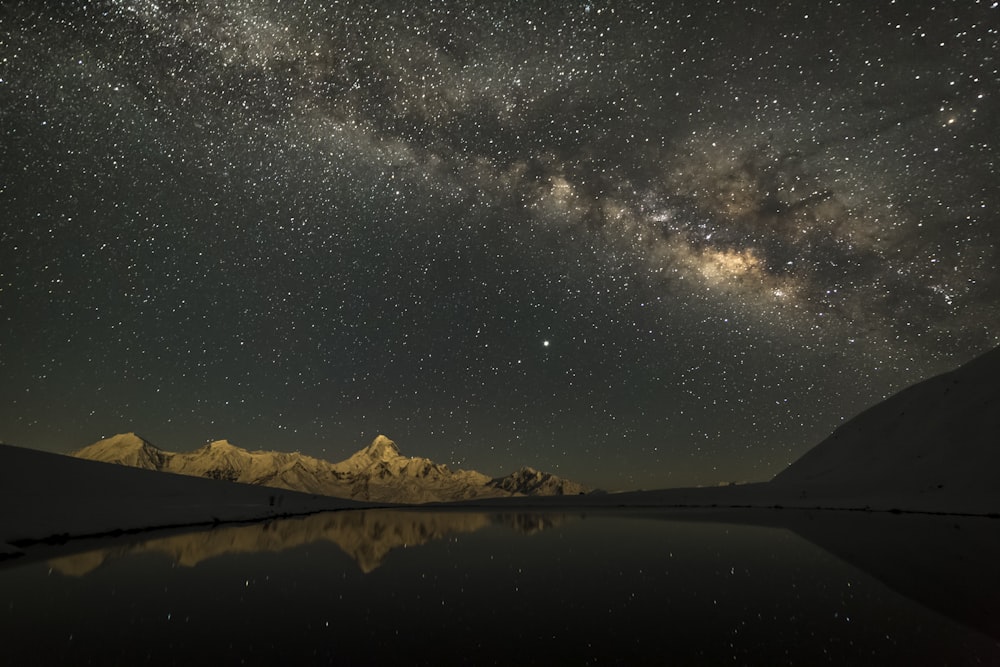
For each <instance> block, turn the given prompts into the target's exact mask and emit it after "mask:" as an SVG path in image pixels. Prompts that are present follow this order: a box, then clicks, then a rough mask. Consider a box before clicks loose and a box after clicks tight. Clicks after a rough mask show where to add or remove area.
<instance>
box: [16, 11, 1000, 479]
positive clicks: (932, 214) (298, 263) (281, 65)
mask: <svg viewBox="0 0 1000 667" xmlns="http://www.w3.org/2000/svg"><path fill="white" fill-rule="evenodd" d="M998 26H1000V9H998V6H997V3H996V2H993V1H992V0H986V1H977V0H961V1H950V0H938V1H936V2H923V1H921V0H907V1H906V2H902V1H900V2H889V1H880V0H874V1H872V2H817V1H807V2H800V1H797V0H796V1H794V2H792V1H785V2H781V1H777V2H768V3H754V2H736V1H727V0H720V1H716V2H708V1H705V0H697V1H696V0H691V1H689V2H684V1H678V2H672V3H662V2H654V3H637V2H629V3H615V2H600V1H597V0H595V1H593V2H585V1H584V2H548V3H546V2H542V3H528V2H515V1H510V2H470V1H466V2H453V1H450V0H442V1H434V2H431V1H428V2H420V3H412V2H400V3H381V2H376V3H366V2H353V1H342V2H337V1H335V0H328V1H326V0H324V1H320V0H280V1H279V0H242V1H236V0H162V1H160V2H155V1H153V0H94V1H89V2H84V1H82V0H81V1H74V2H59V3H57V2H52V3H47V2H37V1H35V0H31V1H27V0H25V1H22V2H5V3H3V6H2V8H0V148H2V151H3V158H2V161H0V318H2V327H0V377H2V384H0V440H2V441H4V442H8V443H12V444H19V445H22V446H28V447H37V448H42V449H48V450H52V451H68V450H71V449H75V448H78V447H82V446H83V445H86V444H88V443H90V442H92V441H94V440H97V439H99V438H100V437H103V436H107V435H111V434H113V433H117V432H122V431H130V430H131V431H136V432H138V433H140V434H142V435H143V436H144V437H146V438H148V439H150V440H151V441H152V442H154V443H155V444H157V445H159V446H160V447H163V448H166V449H171V450H180V451H187V450H190V449H193V448H195V447H198V446H200V445H202V444H204V443H205V442H206V441H208V440H210V439H216V438H228V439H230V440H231V441H232V442H234V443H235V444H238V445H240V446H243V447H246V448H248V449H260V448H262V449H277V450H285V451H293V450H297V451H302V452H303V453H306V454H310V455H314V456H320V457H324V458H329V459H331V460H339V459H341V458H344V457H346V456H347V455H349V454H350V453H351V452H353V451H354V450H356V449H359V448H360V447H362V446H364V445H365V444H366V443H367V442H368V441H370V440H371V438H373V437H374V436H375V435H376V434H378V433H385V434H387V435H389V436H390V437H392V438H393V439H394V440H396V442H397V443H398V444H399V446H400V447H401V449H402V451H403V453H404V454H407V455H411V456H425V457H428V458H431V459H433V460H435V461H438V462H441V463H447V464H449V465H452V466H456V467H464V468H474V469H478V470H481V471H483V472H486V473H489V474H496V475H499V474H505V473H507V472H510V471H512V470H514V469H516V468H517V467H519V466H521V465H532V466H534V467H538V468H542V469H546V470H550V471H553V472H556V473H557V474H560V475H563V476H567V477H570V478H573V479H576V480H578V481H581V482H583V483H586V484H590V485H593V486H602V487H604V488H609V489H624V488H655V487H666V486H681V485H690V484H716V483H719V482H727V481H746V480H765V479H769V478H770V477H771V476H773V475H774V474H776V473H777V472H779V471H780V470H781V469H782V468H784V467H785V466H786V465H787V464H788V463H790V462H791V461H793V460H795V459H796V458H797V457H798V456H800V455H801V454H803V453H804V452H805V451H806V450H808V449H809V448H810V447H811V446H813V445H814V444H816V443H817V442H819V441H820V440H821V439H822V438H823V437H825V436H826V435H827V434H829V433H830V431H832V429H834V428H835V427H836V426H837V425H838V424H840V423H841V422H842V421H843V420H844V419H846V418H849V417H851V416H853V415H854V414H856V413H857V412H859V411H860V410H861V409H863V408H865V407H867V406H869V405H871V404H873V403H874V402H877V401H879V400H881V399H882V398H883V397H885V396H887V395H889V394H891V393H893V392H895V391H897V390H899V389H900V388H902V387H904V386H906V385H908V384H910V383H913V382H915V381H917V380H919V379H921V378H923V377H925V376H927V375H929V374H934V373H938V372H941V371H944V370H948V369H950V368H952V367H954V366H957V365H958V364H960V363H963V362H964V361H966V360H968V359H970V358H972V357H973V356H975V355H976V354H978V353H980V352H983V351H985V350H987V349H989V348H991V347H993V346H996V345H997V344H998V343H1000V272H998V270H997V267H998V266H1000V238H998V235H1000V224H998V220H997V211H998V205H1000V188H998V186H997V182H998V181H997V178H998V157H1000V137H998V135H997V132H996V127H997V124H998V119H1000V114H998V112H1000V48H998V47H1000V32H998Z"/></svg>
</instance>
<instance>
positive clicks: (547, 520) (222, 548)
mask: <svg viewBox="0 0 1000 667" xmlns="http://www.w3.org/2000/svg"><path fill="white" fill-rule="evenodd" d="M566 520H567V515H563V514H542V513H539V514H502V513H501V514H481V513H475V514H470V513H465V512H419V511H418V512H415V511H406V510H367V511H364V512H324V513H321V514H314V515H312V516H307V517H298V518H291V519H280V520H276V521H269V522H266V523H258V524H251V525H242V526H224V527H217V528H214V529H212V530H204V531H198V532H192V533H186V534H181V535H170V536H168V537H159V538H155V539H151V540H147V541H143V542H134V543H126V544H116V545H115V546H111V547H107V548H102V549H95V550H93V551H87V552H83V553H77V554H73V555H70V556H63V557H58V558H52V559H50V560H49V565H50V566H51V567H52V568H53V569H54V570H56V571H58V572H60V573H62V574H64V575H68V576H82V575H85V574H87V573H89V572H92V571H93V570H95V569H97V568H98V567H100V566H101V565H103V564H104V563H106V562H108V561H111V560H115V559H118V558H123V557H126V556H133V555H138V554H144V553H162V554H166V555H167V556H169V557H170V558H171V559H173V561H174V562H175V563H176V564H178V565H183V566H185V567H193V566H195V565H197V564H198V563H200V562H202V561H204V560H207V559H209V558H214V557H217V556H222V555H226V554H241V553H243V554H245V553H259V552H278V551H285V550H286V549H292V548H295V547H300V546H303V545H308V544H313V543H315V542H324V541H325V542H332V543H333V544H336V545H337V546H338V547H340V548H341V549H342V550H343V551H344V553H346V554H347V555H348V556H350V557H351V558H352V559H353V560H354V561H355V562H356V563H357V564H358V567H359V568H361V571H362V572H365V573H369V572H372V571H374V570H375V569H376V568H378V567H379V566H380V565H382V563H383V561H384V560H385V558H386V556H388V555H389V552H391V551H393V550H394V549H401V548H406V547H412V546H418V545H422V544H426V543H427V542H430V541H432V540H441V539H445V538H447V537H449V536H451V535H456V534H459V533H471V532H475V531H477V530H481V529H483V528H485V527H487V526H490V525H494V524H500V525H505V526H507V527H509V528H511V529H512V530H514V531H515V532H518V533H523V534H532V533H537V532H539V531H542V530H545V529H546V528H549V527H552V526H554V525H556V524H559V523H562V522H564V521H566Z"/></svg>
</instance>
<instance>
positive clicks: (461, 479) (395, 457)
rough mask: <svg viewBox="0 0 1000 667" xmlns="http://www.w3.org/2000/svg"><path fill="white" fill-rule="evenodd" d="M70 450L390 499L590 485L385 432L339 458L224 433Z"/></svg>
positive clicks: (127, 437) (551, 492)
mask: <svg viewBox="0 0 1000 667" xmlns="http://www.w3.org/2000/svg"><path fill="white" fill-rule="evenodd" d="M73 456H76V457H78V458H82V459H89V460H92V461H103V462H105V463H117V464H120V465H127V466H132V467H135V468H144V469H147V470H158V471H161V472H171V473H178V474H181V475H192V476H196V477H208V478H211V479H220V480H226V481H230V482H240V483H243V484H256V485H260V486H270V487H277V488H281V489H289V490H292V491H302V492H306V493H312V494H316V495H323V496H333V497H336V498H350V499H354V500H364V501H376V502H390V503H425V502H450V501H457V500H470V499H475V498H496V497H505V496H524V495H532V496H556V495H579V494H581V493H586V492H587V491H588V489H587V488H586V487H584V486H582V485H581V484H577V483H576V482H571V481H569V480H565V479H562V478H559V477H557V476H555V475H552V474H551V473H546V472H541V471H539V470H535V469H533V468H529V467H524V468H521V469H520V470H518V471H516V472H513V473H511V474H510V475H506V476H504V477H497V478H493V477H490V476H488V475H485V474H483V473H480V472H476V471H474V470H451V469H450V468H449V467H448V466H446V465H443V464H439V463H434V462H433V461H431V460H429V459H425V458H419V457H412V458H411V457H407V456H403V455H402V454H401V453H400V451H399V448H398V447H397V446H396V444H395V443H394V442H393V441H392V440H390V439H389V438H387V437H385V436H384V435H379V436H378V437H376V438H375V439H374V440H373V441H372V443H371V444H370V445H368V446H367V447H365V448H364V449H361V450H359V451H358V452H355V453H354V454H353V455H352V456H350V457H349V458H347V459H345V460H344V461H340V462H338V463H331V462H329V461H324V460H322V459H318V458H314V457H311V456H306V455H304V454H300V453H298V452H294V453H293V452H274V451H255V452H251V451H247V450H246V449H243V448H241V447H237V446H235V445H233V444H232V443H230V442H229V441H228V440H216V441H214V442H210V443H209V444H207V445H205V446H203V447H200V448H199V449H196V450H194V451H193V452H186V453H176V452H168V451H166V450H163V449H160V448H159V447H156V446H155V445H153V444H152V443H150V442H149V441H147V440H145V439H143V438H142V437H140V436H138V435H136V434H135V433H123V434H119V435H115V436H112V437H110V438H105V439H104V440H100V441H98V442H95V443H93V444H92V445H88V446H87V447H84V448H83V449H80V450H78V451H76V452H74V453H73Z"/></svg>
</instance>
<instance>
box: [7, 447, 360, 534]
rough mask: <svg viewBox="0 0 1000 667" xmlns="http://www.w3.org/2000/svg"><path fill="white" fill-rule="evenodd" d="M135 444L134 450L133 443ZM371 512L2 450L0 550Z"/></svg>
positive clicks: (349, 504)
mask: <svg viewBox="0 0 1000 667" xmlns="http://www.w3.org/2000/svg"><path fill="white" fill-rule="evenodd" d="M133 444H134V443H133ZM365 506H372V504H371V503H368V504H367V505H366V504H362V503H357V502H353V501H350V500H343V499H337V498H330V497H322V496H311V495H307V494H303V493H296V492H292V491H282V490H279V489H273V488H265V487H258V486H249V485H245V484H234V483H230V482H222V481H216V480H211V479H201V478H197V477H187V476H181V475H171V474H164V473H161V472H155V471H150V470H141V469H138V468H130V467H125V466H120V465H114V464H109V463H100V462H95V461H86V460H83V459H78V458H73V457H69V456H62V455H59V454H51V453H48V452H41V451H37V450H32V449H24V448H21V447H13V446H11V445H0V544H5V546H4V549H5V550H6V551H8V552H9V551H10V545H11V544H12V543H18V542H22V541H25V542H28V541H32V540H44V539H47V538H51V537H53V536H84V535H97V534H102V533H112V532H115V531H122V530H134V529H143V528H153V527H165V526H174V525H189V524H191V525H194V524H201V523H213V522H224V521H245V520H252V519H264V518H270V517H277V516H286V515H292V514H303V513H310V512H318V511H323V510H343V509H350V508H360V507H365Z"/></svg>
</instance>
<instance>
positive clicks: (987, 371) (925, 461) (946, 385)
mask: <svg viewBox="0 0 1000 667" xmlns="http://www.w3.org/2000/svg"><path fill="white" fill-rule="evenodd" d="M998 469H1000V348H997V349H995V350H992V351H990V352H988V353H986V354H984V355H982V356H980V357H978V358H976V359H974V360H972V361H970V362H969V363H967V364H966V365H964V366H962V367H961V368H958V369H957V370H954V371H951V372H949V373H944V374H942V375H938V376H936V377H932V378H930V379H928V380H925V381H923V382H920V383H918V384H915V385H913V386H911V387H909V388H908V389H905V390H903V391H901V392H900V393H898V394H896V395H895V396H892V397H891V398H889V399H887V400H886V401H883V402H882V403H879V404H878V405H875V406H874V407H872V408H869V409H868V410H866V411H865V412H863V413H861V414H860V415H858V416H857V417H855V418H854V419H851V420H850V421H848V422H847V423H846V424H844V425H843V426H841V427H840V428H838V429H837V430H836V431H834V433H833V434H832V435H831V436H830V437H829V438H827V439H826V440H824V441H823V442H821V443H820V444H818V445H817V446H816V447H814V448H813V449H812V450H810V451H809V452H807V453H806V454H805V455H804V456H803V457H802V458H801V459H799V460H798V461H796V462H795V463H793V464H792V465H791V466H789V467H788V468H786V469H785V470H784V471H782V472H781V473H780V474H778V475H777V476H776V477H775V478H774V480H773V482H772V485H774V486H775V487H779V488H781V489H783V490H786V491H793V492H794V491H800V492H805V493H809V492H810V491H812V492H814V493H816V492H823V493H831V492H833V491H834V490H837V492H839V493H841V494H845V495H855V496H866V495H867V496H875V497H884V496H895V497H899V498H907V499H913V500H919V501H920V502H921V504H922V505H930V504H934V503H939V504H941V505H944V506H947V505H952V504H955V503H959V504H961V503H969V502H973V501H975V500H976V499H977V498H983V499H985V498H988V497H996V496H997V494H998V490H1000V483H998V480H997V470H998Z"/></svg>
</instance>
